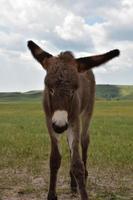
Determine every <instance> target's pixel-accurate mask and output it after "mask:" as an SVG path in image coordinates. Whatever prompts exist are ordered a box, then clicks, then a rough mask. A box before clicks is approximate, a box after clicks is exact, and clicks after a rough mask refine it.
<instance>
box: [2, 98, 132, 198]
mask: <svg viewBox="0 0 133 200" xmlns="http://www.w3.org/2000/svg"><path fill="white" fill-rule="evenodd" d="M60 143H61V144H60V149H61V152H62V155H63V159H62V166H61V170H60V173H59V179H58V190H57V192H58V196H59V199H63V200H65V199H66V200H69V199H78V197H71V196H70V195H71V194H70V191H69V176H68V173H69V150H68V146H67V142H66V137H65V133H64V135H63V136H61V140H60ZM49 151H50V145H49V137H48V133H47V129H46V125H45V117H44V115H43V111H42V105H41V102H39V101H18V102H3V103H2V102H1V103H0V152H1V153H0V199H2V200H20V199H21V200H31V199H34V200H35V199H36V200H42V199H46V194H47V189H48V181H49V180H48V177H49V168H48V157H49ZM88 159H89V162H88V170H89V178H88V186H87V187H88V191H90V196H91V199H92V200H116V199H118V200H128V199H133V193H132V188H133V182H132V180H133V101H97V102H96V104H95V111H94V116H93V120H92V124H91V145H90V149H89V154H88Z"/></svg>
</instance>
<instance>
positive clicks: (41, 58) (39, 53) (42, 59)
mask: <svg viewBox="0 0 133 200" xmlns="http://www.w3.org/2000/svg"><path fill="white" fill-rule="evenodd" d="M27 46H28V48H29V49H30V51H31V53H32V55H33V57H34V58H35V59H36V60H37V61H38V62H39V63H40V64H41V65H42V66H43V68H45V69H46V68H47V66H46V61H47V59H48V58H50V57H52V55H51V54H49V53H47V52H46V51H44V50H43V49H41V48H40V47H39V46H38V45H37V44H36V43H34V42H33V41H31V40H30V41H28V42H27Z"/></svg>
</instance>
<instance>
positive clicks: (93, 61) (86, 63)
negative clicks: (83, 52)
mask: <svg viewBox="0 0 133 200" xmlns="http://www.w3.org/2000/svg"><path fill="white" fill-rule="evenodd" d="M119 55H120V51H119V50H118V49H115V50H112V51H109V52H107V53H105V54H101V55H95V56H90V57H83V58H77V59H76V61H77V63H78V71H79V72H84V71H86V70H89V69H91V68H93V67H97V66H99V65H101V64H104V63H106V62H108V61H109V60H111V59H112V58H115V57H117V56H119Z"/></svg>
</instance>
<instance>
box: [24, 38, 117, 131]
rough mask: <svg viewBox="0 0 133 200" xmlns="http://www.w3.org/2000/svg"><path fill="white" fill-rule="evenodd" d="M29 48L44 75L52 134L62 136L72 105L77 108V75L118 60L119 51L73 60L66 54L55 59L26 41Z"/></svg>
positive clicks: (72, 57)
mask: <svg viewBox="0 0 133 200" xmlns="http://www.w3.org/2000/svg"><path fill="white" fill-rule="evenodd" d="M28 47H29V49H30V50H31V53H32V55H33V57H34V58H35V59H36V60H37V61H38V62H39V63H40V64H41V65H42V66H43V68H44V69H45V70H46V71H47V75H46V77H45V85H46V88H47V91H48V94H49V99H50V107H51V120H52V126H53V129H54V130H55V132H57V133H62V132H63V131H65V130H66V129H67V127H68V123H69V118H70V114H71V107H72V105H74V104H75V105H76V104H77V93H76V91H77V89H78V87H79V73H80V72H85V71H86V70H89V69H91V68H93V67H95V66H99V65H101V64H103V63H105V62H107V61H109V60H110V59H112V58H114V57H116V56H118V55H119V50H117V49H116V50H113V51H110V52H108V53H105V54H102V55H98V56H91V57H84V58H78V59H75V58H74V56H73V54H72V53H71V52H68V51H66V52H64V53H61V54H60V55H59V56H58V57H54V56H52V55H51V54H49V53H47V52H45V51H44V50H42V49H41V48H40V47H39V46H38V45H36V44H35V43H34V42H33V41H28Z"/></svg>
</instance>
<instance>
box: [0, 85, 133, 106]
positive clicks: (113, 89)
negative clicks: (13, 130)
mask: <svg viewBox="0 0 133 200" xmlns="http://www.w3.org/2000/svg"><path fill="white" fill-rule="evenodd" d="M41 99H42V91H40V90H37V91H28V92H23V93H22V92H0V101H1V102H2V101H26V100H27V101H28V100H41ZM96 99H107V100H113V99H114V100H121V99H123V100H133V86H132V85H130V86H129V85H122V86H120V85H97V86H96Z"/></svg>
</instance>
